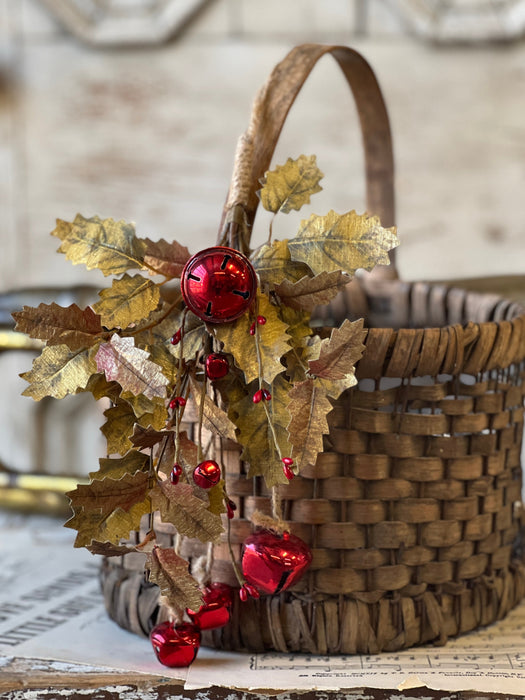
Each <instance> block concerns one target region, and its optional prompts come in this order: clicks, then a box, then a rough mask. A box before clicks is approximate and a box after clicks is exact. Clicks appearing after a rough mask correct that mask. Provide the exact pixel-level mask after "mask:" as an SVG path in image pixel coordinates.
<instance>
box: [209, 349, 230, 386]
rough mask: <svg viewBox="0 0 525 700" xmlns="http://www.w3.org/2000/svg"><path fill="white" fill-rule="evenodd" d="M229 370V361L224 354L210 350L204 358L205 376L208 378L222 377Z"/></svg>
mask: <svg viewBox="0 0 525 700" xmlns="http://www.w3.org/2000/svg"><path fill="white" fill-rule="evenodd" d="M229 371H230V363H229V362H228V358H227V357H226V355H223V354H222V353H220V352H212V353H211V355H208V357H207V358H206V376H207V377H208V379H212V380H213V379H222V378H223V377H225V376H226V375H227V374H228V372H229Z"/></svg>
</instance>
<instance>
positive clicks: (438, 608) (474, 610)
mask: <svg viewBox="0 0 525 700" xmlns="http://www.w3.org/2000/svg"><path fill="white" fill-rule="evenodd" d="M101 583H102V590H103V592H104V598H105V602H106V609H107V611H108V614H109V616H110V617H111V618H112V619H113V620H115V622H117V623H118V624H119V625H120V626H121V627H124V628H125V629H127V630H129V631H131V632H134V633H136V634H139V635H142V636H147V635H148V634H149V632H150V630H151V629H152V628H153V627H154V625H156V624H157V623H158V622H160V621H162V620H163V619H166V613H165V611H164V610H163V609H162V608H160V606H159V602H158V599H159V590H158V588H157V587H156V586H154V585H152V584H150V583H147V582H146V581H145V580H144V577H143V575H142V573H141V572H139V571H136V570H130V569H128V568H124V567H123V566H121V565H118V564H116V563H114V562H112V561H110V560H107V559H106V560H105V561H104V563H103V566H102V569H101ZM433 588H434V590H432V591H431V590H430V588H429V587H426V586H424V585H423V586H422V590H421V592H420V593H419V594H418V593H416V592H414V591H413V592H412V593H413V595H412V596H411V597H408V596H402V595H398V596H392V597H390V598H381V599H380V600H377V601H366V600H359V599H357V598H349V597H345V596H339V597H336V596H333V597H330V598H328V597H326V596H325V597H324V598H321V597H318V599H316V600H313V601H307V602H306V601H305V597H304V596H301V597H298V596H296V595H294V594H293V593H290V592H286V593H283V594H281V595H280V596H272V597H270V596H267V597H262V598H260V599H259V600H254V599H249V600H248V601H247V602H246V603H241V602H240V601H239V600H238V598H237V597H235V599H234V603H233V606H232V615H231V622H230V623H229V624H228V625H226V626H225V627H221V628H219V629H216V630H209V631H206V632H204V633H203V637H202V643H203V645H204V646H209V647H215V648H218V649H222V650H228V651H248V652H265V651H281V652H286V653H296V652H307V653H312V654H355V653H361V654H376V653H379V652H381V651H387V652H394V651H398V650H400V649H406V648H409V647H412V646H416V645H418V644H424V643H433V644H436V645H442V644H445V642H446V641H447V639H448V638H449V637H454V636H457V635H459V634H462V633H465V632H470V631H472V630H474V629H476V628H478V627H483V626H486V625H489V624H490V623H492V622H495V621H496V620H500V619H502V618H503V617H505V615H506V614H507V613H508V612H509V611H510V610H511V609H512V608H513V607H514V606H515V605H516V604H517V603H518V602H519V601H520V600H521V599H522V598H523V597H524V595H525V565H524V564H523V563H522V562H521V561H519V560H514V561H513V562H512V563H511V565H510V566H509V567H508V568H507V569H502V570H500V571H498V572H497V573H495V574H494V575H493V576H492V577H489V576H482V577H479V578H478V579H475V580H472V581H471V583H470V585H468V586H465V585H463V584H460V585H458V586H457V588H456V589H454V584H453V583H447V584H444V585H443V586H442V587H441V590H439V589H438V587H433ZM414 593H415V594H414ZM364 595H366V594H364ZM363 597H364V596H363ZM312 629H314V630H315V634H314V635H313V634H312V633H311V630H312Z"/></svg>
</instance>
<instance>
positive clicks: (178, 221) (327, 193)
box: [0, 0, 525, 473]
mask: <svg viewBox="0 0 525 700" xmlns="http://www.w3.org/2000/svg"><path fill="white" fill-rule="evenodd" d="M392 5H393V3H391V2H390V3H386V2H383V1H382V0H368V2H367V3H363V2H361V1H360V0H355V1H354V0H323V2H322V3H320V2H318V1H316V0H287V1H286V2H282V0H265V2H253V0H214V1H213V2H209V3H208V4H206V5H205V6H204V8H203V10H202V11H201V12H200V13H199V15H198V16H197V17H196V18H194V19H193V21H192V22H191V23H190V24H189V25H188V26H187V27H186V29H185V31H184V33H183V34H182V36H179V37H178V38H177V39H176V40H173V41H170V42H168V43H166V44H163V45H159V46H154V47H149V48H131V47H128V48H125V49H116V48H103V49H101V48H98V49H95V48H93V47H90V46H88V45H86V44H83V43H81V42H80V41H79V40H78V39H76V38H75V37H74V36H72V35H71V34H70V33H69V32H67V31H66V30H65V29H64V28H63V27H62V26H61V25H59V24H58V22H57V21H56V19H54V18H53V17H52V15H51V14H50V12H49V10H47V9H45V7H44V5H43V4H42V3H40V2H39V1H38V0H0V221H1V229H0V231H1V233H0V235H1V237H2V238H1V240H2V248H1V254H0V292H5V291H7V290H11V289H16V288H19V287H21V286H36V287H39V286H47V285H59V286H66V287H67V286H70V285H77V284H82V283H89V284H99V283H100V282H102V278H101V276H99V275H98V274H97V273H96V272H87V271H86V270H84V269H83V268H81V267H73V266H71V265H70V264H69V263H67V262H66V261H65V260H64V259H63V257H62V256H59V255H57V254H56V253H55V250H56V247H57V241H56V239H52V238H51V237H50V236H49V235H48V233H49V231H51V230H52V228H53V227H54V221H55V218H56V217H61V218H65V219H68V218H70V217H73V216H74V215H75V213H76V212H82V213H83V214H84V215H86V216H89V215H92V214H95V213H98V214H100V215H101V216H113V217H124V218H126V219H130V220H133V221H135V222H136V223H137V228H138V231H139V233H140V234H141V235H148V236H150V237H152V238H155V237H161V236H162V237H166V238H171V237H176V238H177V239H178V240H180V241H181V242H183V243H185V244H187V245H189V247H190V249H191V250H192V251H196V250H198V249H199V248H201V247H204V246H206V245H209V244H210V243H212V242H213V241H214V239H215V234H216V229H217V225H218V220H219V215H220V212H221V207H222V202H223V198H224V196H225V193H226V189H227V186H228V181H229V176H230V172H231V167H232V160H233V154H234V149H235V144H236V140H237V137H238V135H239V134H240V133H241V131H243V129H244V128H245V125H246V123H247V119H248V115H249V110H250V105H251V101H252V98H253V96H254V93H255V91H256V89H257V88H258V86H259V85H260V84H261V83H262V81H263V80H264V79H265V77H266V75H267V74H268V72H269V71H270V70H271V68H272V67H273V65H274V64H275V63H276V62H277V61H278V60H279V59H280V58H282V57H283V55H284V54H285V53H286V51H287V50H288V49H289V48H290V47H291V46H292V45H294V44H297V43H300V42H303V41H320V42H341V43H345V44H350V45H352V46H354V47H356V48H357V49H359V50H361V51H362V52H363V53H364V55H365V56H366V57H367V58H368V59H369V61H370V62H371V63H372V65H373V66H374V68H375V70H376V73H377V75H378V78H379V81H380V83H381V85H382V86H383V89H384V92H385V96H386V100H387V104H388V105H389V109H390V114H391V119H392V127H393V132H394V144H395V153H396V162H397V193H398V225H399V233H400V238H401V242H402V244H401V249H400V252H399V267H400V271H401V274H402V276H403V277H404V278H405V279H410V280H412V279H422V278H425V279H437V278H440V279H443V278H451V277H469V276H480V275H489V274H494V275H506V274H510V273H514V274H523V273H525V236H524V235H523V234H524V231H523V228H524V226H525V224H524V216H523V208H524V206H525V203H524V195H523V192H524V184H525V126H524V122H523V114H524V113H525V45H524V44H523V42H515V43H509V44H497V45H491V44H484V45H475V46H468V47H462V46H456V45H454V46H447V47H444V46H441V47H436V46H433V45H432V44H429V43H426V42H424V41H422V40H420V39H418V38H416V37H413V36H408V35H407V34H406V32H405V25H404V23H403V22H402V21H401V20H400V19H399V18H398V17H397V16H396V15H395V14H394V13H393V11H392ZM363 8H366V9H365V11H363ZM302 152H304V153H307V154H310V153H316V154H317V155H318V161H319V164H320V167H321V168H322V170H323V171H324V172H325V173H326V178H325V180H324V183H323V184H324V187H325V190H324V191H323V192H322V193H321V194H320V195H317V196H316V197H315V198H314V204H313V207H314V210H315V211H316V212H318V213H323V212H325V211H327V210H328V209H329V208H332V207H333V208H334V209H336V210H339V211H342V210H345V209H349V208H353V207H355V208H356V209H358V210H362V209H363V207H364V187H363V176H362V156H361V151H360V143H359V137H358V133H357V125H356V115H355V110H354V108H353V105H352V104H351V100H350V97H349V95H348V94H347V91H346V89H345V88H344V85H343V78H342V76H341V75H339V73H338V71H337V69H336V67H335V65H332V62H331V59H330V58H326V59H324V60H323V61H322V62H321V65H319V66H318V68H316V70H315V73H314V75H313V76H312V78H311V80H310V81H309V82H308V83H307V85H306V88H305V90H304V94H303V95H302V96H301V97H300V99H299V103H298V105H297V107H296V108H294V111H293V114H292V117H291V120H290V122H289V124H287V126H286V128H285V132H284V134H283V138H282V141H281V143H280V145H279V148H278V154H277V161H282V160H283V159H286V157H288V156H289V155H292V156H297V155H298V154H300V153H302ZM301 216H302V215H299V216H296V217H295V218H294V217H292V215H290V217H289V218H288V219H287V218H285V217H283V219H282V220H281V222H280V223H278V224H277V226H276V229H277V235H278V236H279V235H280V236H282V237H284V236H286V235H290V234H293V232H294V227H295V225H296V223H297V222H298V220H299V218H301ZM265 226H266V220H265V219H264V217H261V218H260V220H259V222H258V228H259V230H260V236H261V235H263V233H262V232H263V231H264V230H265ZM29 363H30V358H29V356H28V355H18V354H15V353H10V354H8V355H7V354H6V355H4V356H3V357H2V362H1V365H0V372H1V373H2V379H3V381H4V382H5V389H4V391H3V400H2V402H1V408H0V419H1V421H2V431H3V439H2V440H1V441H0V460H2V461H4V462H6V463H8V464H10V465H14V466H15V467H16V468H17V469H23V470H28V469H32V468H35V466H38V467H40V468H44V469H46V470H48V471H55V472H60V471H64V470H69V471H71V470H73V471H77V472H83V473H86V472H87V471H89V470H90V469H91V470H92V469H93V462H94V460H95V459H96V456H97V455H98V454H100V452H101V450H102V444H101V442H100V440H99V435H98V430H97V428H98V425H99V424H100V422H101V417H100V414H99V412H97V411H96V410H95V411H94V410H93V405H92V404H91V403H90V402H89V401H87V402H84V401H83V400H82V399H81V397H73V398H72V399H71V400H66V401H64V402H58V405H55V404H54V402H53V405H52V406H48V407H46V409H45V410H43V411H41V412H40V414H38V415H37V416H35V408H36V407H35V406H33V404H32V402H31V401H30V400H28V399H22V398H20V397H19V393H20V391H21V390H22V389H23V387H24V386H25V384H24V382H22V380H18V379H17V374H18V372H21V371H23V370H25V369H27V368H28V366H29ZM35 418H38V420H39V421H40V423H39V424H38V426H36V427H35V423H34V421H35ZM75 431H77V432H79V433H82V434H83V435H88V436H89V439H87V440H86V439H84V440H80V441H77V440H76V439H73V438H74V434H75ZM50 432H52V434H53V438H52V440H43V439H42V435H44V436H45V435H48V434H49V433H50ZM72 436H73V438H72ZM66 438H68V439H70V442H73V443H74V445H75V446H74V447H73V448H71V447H69V446H68V445H67V440H66Z"/></svg>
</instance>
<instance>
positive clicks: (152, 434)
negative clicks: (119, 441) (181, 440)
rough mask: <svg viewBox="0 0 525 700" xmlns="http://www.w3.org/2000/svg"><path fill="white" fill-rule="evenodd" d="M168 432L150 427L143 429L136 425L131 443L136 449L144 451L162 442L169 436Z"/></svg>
mask: <svg viewBox="0 0 525 700" xmlns="http://www.w3.org/2000/svg"><path fill="white" fill-rule="evenodd" d="M169 434H170V433H169V432H168V431H167V430H162V431H161V430H155V429H154V428H152V427H151V425H150V426H148V427H147V428H143V427H142V426H141V425H139V424H138V423H136V424H135V426H134V428H133V435H132V436H131V442H132V444H133V446H134V447H138V448H140V449H144V448H145V447H153V446H154V445H157V444H158V443H159V442H162V440H164V438H166V437H168V436H169Z"/></svg>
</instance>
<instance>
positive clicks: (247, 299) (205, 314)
mask: <svg viewBox="0 0 525 700" xmlns="http://www.w3.org/2000/svg"><path fill="white" fill-rule="evenodd" d="M180 282H181V292H182V297H183V299H184V302H185V303H186V306H187V307H188V308H189V309H190V311H192V312H193V313H194V314H195V315H196V316H198V317H199V318H200V319H202V320H203V321H206V322H208V323H228V322H229V321H234V320H235V319H236V318H239V316H242V314H243V313H245V311H247V310H248V308H249V307H250V305H251V303H252V301H253V299H254V297H255V292H256V290H257V278H256V276H255V270H254V269H253V266H252V264H251V262H250V261H249V260H248V258H247V257H246V256H244V255H243V254H242V253H240V252H239V251H238V250H234V249H233V248H227V247H225V246H216V247H214V248H207V249H206V250H201V251H200V253H197V254H196V255H194V256H193V257H191V258H190V259H189V260H188V262H187V263H186V265H185V267H184V270H183V271H182V275H181V280H180Z"/></svg>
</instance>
